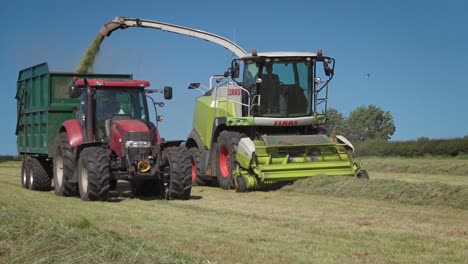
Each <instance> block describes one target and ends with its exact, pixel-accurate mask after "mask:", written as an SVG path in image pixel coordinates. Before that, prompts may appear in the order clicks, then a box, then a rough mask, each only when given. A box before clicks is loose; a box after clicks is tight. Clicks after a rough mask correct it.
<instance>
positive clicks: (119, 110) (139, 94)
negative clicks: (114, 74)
mask: <svg viewBox="0 0 468 264" xmlns="http://www.w3.org/2000/svg"><path fill="white" fill-rule="evenodd" d="M115 115H125V116H128V117H129V118H131V119H140V120H144V121H148V115H147V113H146V107H145V96H144V93H143V89H119V88H107V87H106V88H105V89H98V90H97V91H96V118H97V119H104V120H105V119H110V118H112V117H113V116H115Z"/></svg>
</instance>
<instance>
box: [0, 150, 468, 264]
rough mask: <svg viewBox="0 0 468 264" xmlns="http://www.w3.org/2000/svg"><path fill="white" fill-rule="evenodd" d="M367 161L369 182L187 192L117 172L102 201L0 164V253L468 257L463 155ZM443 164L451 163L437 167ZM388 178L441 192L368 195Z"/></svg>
mask: <svg viewBox="0 0 468 264" xmlns="http://www.w3.org/2000/svg"><path fill="white" fill-rule="evenodd" d="M363 161H364V162H365V165H366V166H367V167H368V168H369V171H370V174H371V177H372V178H371V180H370V181H362V180H354V179H350V178H333V179H328V178H324V177H317V178H316V179H308V180H305V181H302V182H298V183H296V184H294V185H291V186H287V187H286V188H285V189H284V190H278V191H270V192H250V193H245V194H238V193H235V192H233V191H223V190H220V189H217V188H212V187H195V188H194V189H193V192H192V196H193V197H192V199H191V200H189V201H164V200H160V199H158V198H153V199H145V200H141V199H135V198H132V197H131V195H130V194H129V193H128V186H127V184H126V183H123V182H122V183H120V182H119V192H114V193H112V199H111V201H109V202H83V201H81V200H80V199H78V198H74V197H72V198H64V197H58V196H55V195H54V193H53V191H50V192H33V191H28V190H25V189H22V188H21V186H20V178H19V177H20V176H19V175H20V163H19V162H6V163H0V263H467V259H468V226H467V224H466V223H467V222H468V210H466V209H457V208H456V206H457V205H458V206H460V207H461V208H463V204H464V203H466V201H467V199H468V197H467V196H468V193H467V195H466V196H464V191H465V190H466V188H467V187H468V177H467V174H463V169H461V170H460V169H459V167H462V168H463V167H465V166H467V165H466V164H461V165H460V164H458V161H455V160H450V159H433V160H430V161H426V163H427V164H437V165H427V166H421V167H420V165H419V164H424V163H425V161H424V160H422V159H421V160H418V161H411V160H410V161H408V159H377V158H366V159H364V160H363ZM453 161H455V162H453ZM419 162H421V163H419ZM464 162H465V163H467V161H466V160H465V161H464ZM396 164H399V165H396ZM405 164H407V165H405ZM450 164H452V165H453V164H455V165H453V166H454V167H452V168H455V167H456V168H455V169H454V171H457V174H454V175H451V174H450V172H447V173H445V172H444V170H445V169H441V168H439V167H438V166H442V167H445V166H448V165H450ZM452 165H450V166H452ZM428 171H429V172H431V173H428ZM458 171H461V172H460V173H459V172H458ZM385 175H390V176H385ZM386 177H390V178H391V179H393V180H387V178H386ZM386 183H388V184H387V185H388V186H390V187H391V186H397V187H395V188H396V189H399V188H410V187H411V188H412V190H413V192H416V193H417V192H418V191H419V192H421V190H426V191H427V190H438V191H437V192H441V193H434V195H433V196H435V197H436V199H435V200H434V203H430V205H415V204H414V203H417V202H418V201H417V200H416V199H415V197H409V196H405V193H401V192H396V191H397V190H395V192H393V193H394V195H396V196H395V198H392V197H381V196H378V195H377V196H373V191H374V190H371V189H372V188H381V187H382V186H383V185H386ZM390 187H389V188H390ZM346 188H349V189H346ZM352 188H354V189H358V191H356V193H355V195H356V196H355V197H353V196H349V195H346V193H348V194H349V193H350V192H352ZM431 188H432V189H431ZM346 190H348V191H346ZM453 190H456V192H457V194H456V195H452V194H451V193H450V192H452V191H453ZM385 191H386V192H389V193H390V191H391V190H385ZM353 195H354V194H353ZM397 195H400V196H397ZM413 195H414V194H413ZM424 195H427V194H423V193H421V196H424ZM398 197H400V198H401V197H403V198H406V199H410V198H411V199H415V200H410V202H409V203H408V202H404V203H403V202H400V200H398ZM438 197H448V198H447V199H455V198H456V199H459V200H458V201H448V202H447V203H445V202H441V203H437V202H438V201H439V200H438V199H439V198H438ZM387 198H388V200H385V199H387ZM433 199H434V198H433ZM413 202H414V203H413ZM460 204H461V205H460Z"/></svg>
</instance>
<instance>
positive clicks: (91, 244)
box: [0, 202, 197, 263]
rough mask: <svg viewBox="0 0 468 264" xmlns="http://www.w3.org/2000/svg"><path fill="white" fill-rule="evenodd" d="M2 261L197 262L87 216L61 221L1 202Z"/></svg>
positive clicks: (0, 244) (0, 256) (0, 246)
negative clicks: (102, 225)
mask: <svg viewBox="0 0 468 264" xmlns="http://www.w3.org/2000/svg"><path fill="white" fill-rule="evenodd" d="M0 219H1V221H2V222H1V224H0V234H1V235H0V262H1V263H194V262H197V261H196V260H195V259H194V258H193V257H188V256H184V255H183V254H180V253H178V252H173V251H169V250H161V249H159V248H157V247H154V246H147V245H146V244H145V243H144V241H142V240H140V239H138V238H135V237H132V236H128V235H125V234H119V233H117V232H112V231H105V230H100V229H97V228H96V227H94V226H93V224H92V223H91V222H89V221H88V220H87V219H86V218H83V217H81V218H80V217H77V218H74V219H73V220H71V221H68V222H66V221H57V220H55V219H52V218H48V217H43V216H39V215H37V214H35V213H33V212H31V211H29V210H26V209H19V208H17V207H15V206H11V205H6V204H3V203H1V202H0Z"/></svg>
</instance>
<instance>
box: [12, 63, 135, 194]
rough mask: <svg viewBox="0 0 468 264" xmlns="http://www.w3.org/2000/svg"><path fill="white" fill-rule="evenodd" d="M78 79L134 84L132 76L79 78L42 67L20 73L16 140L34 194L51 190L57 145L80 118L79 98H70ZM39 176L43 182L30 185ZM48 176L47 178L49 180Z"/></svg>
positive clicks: (24, 178) (25, 183) (25, 178)
mask: <svg viewBox="0 0 468 264" xmlns="http://www.w3.org/2000/svg"><path fill="white" fill-rule="evenodd" d="M74 78H103V79H125V80H131V79H132V78H133V76H132V75H131V74H76V73H67V72H51V71H49V67H48V64H47V63H41V64H38V65H36V66H33V67H29V68H26V69H24V70H21V71H20V72H19V76H18V83H17V92H16V97H15V98H16V100H17V114H18V116H17V124H16V132H15V134H16V136H17V147H18V153H19V154H20V155H22V156H23V165H22V184H23V187H28V188H30V189H33V190H49V189H50V185H51V179H52V162H51V161H52V158H53V157H54V155H55V147H54V141H55V139H56V137H57V134H58V133H59V132H60V127H61V126H62V123H63V122H64V121H65V120H69V119H74V118H76V114H77V112H78V107H79V99H78V98H70V96H69V90H68V88H69V86H70V85H71V84H72V82H73V79H74ZM34 174H38V175H42V176H44V177H40V179H42V180H41V182H37V181H36V182H33V183H31V182H29V179H28V178H29V177H30V176H32V175H34ZM46 176H47V177H46Z"/></svg>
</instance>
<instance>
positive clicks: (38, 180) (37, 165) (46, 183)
mask: <svg viewBox="0 0 468 264" xmlns="http://www.w3.org/2000/svg"><path fill="white" fill-rule="evenodd" d="M47 165H48V164H47V163H46V162H45V161H42V162H41V161H40V160H39V159H38V158H31V159H30V162H29V174H28V175H29V189H31V190H35V191H49V190H50V187H51V186H52V185H51V183H52V181H51V180H52V179H51V175H50V174H49V173H48V172H47V167H46V166H47Z"/></svg>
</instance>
